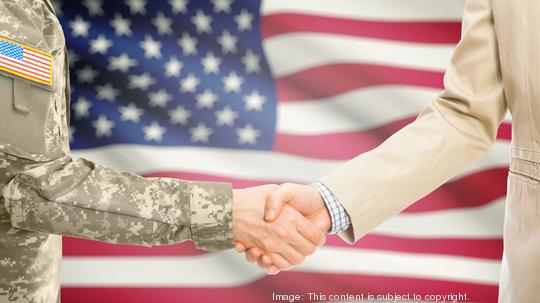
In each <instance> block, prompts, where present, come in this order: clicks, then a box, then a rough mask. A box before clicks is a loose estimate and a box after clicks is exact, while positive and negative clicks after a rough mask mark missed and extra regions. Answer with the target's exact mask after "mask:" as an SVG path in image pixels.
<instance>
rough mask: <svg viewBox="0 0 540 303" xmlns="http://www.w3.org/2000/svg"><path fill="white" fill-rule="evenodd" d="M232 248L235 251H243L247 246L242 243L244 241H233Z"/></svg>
mask: <svg viewBox="0 0 540 303" xmlns="http://www.w3.org/2000/svg"><path fill="white" fill-rule="evenodd" d="M234 249H235V250H236V251H237V252H245V251H246V249H247V247H246V246H245V245H244V243H242V242H235V243H234Z"/></svg>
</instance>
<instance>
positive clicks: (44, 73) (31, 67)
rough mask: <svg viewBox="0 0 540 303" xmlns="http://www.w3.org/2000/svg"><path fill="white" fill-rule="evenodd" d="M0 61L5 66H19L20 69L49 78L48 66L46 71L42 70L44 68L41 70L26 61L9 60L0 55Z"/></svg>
mask: <svg viewBox="0 0 540 303" xmlns="http://www.w3.org/2000/svg"><path fill="white" fill-rule="evenodd" d="M0 59H1V60H2V62H5V63H6V64H13V65H17V66H19V65H20V66H21V67H24V68H26V69H30V70H32V71H35V73H36V74H40V75H45V76H49V73H50V70H51V68H50V66H49V68H47V69H44V68H41V67H38V66H36V65H34V64H32V63H30V62H28V61H20V60H15V59H13V58H9V57H7V56H4V55H0ZM13 61H16V62H13Z"/></svg>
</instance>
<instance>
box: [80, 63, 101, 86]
mask: <svg viewBox="0 0 540 303" xmlns="http://www.w3.org/2000/svg"><path fill="white" fill-rule="evenodd" d="M98 75H99V73H98V71H96V70H95V69H93V68H92V67H91V66H90V65H87V66H85V67H84V68H83V69H79V70H77V81H78V82H79V83H90V84H92V83H94V80H95V79H96V77H97V76H98Z"/></svg>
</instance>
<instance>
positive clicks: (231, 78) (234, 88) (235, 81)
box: [223, 72, 244, 93]
mask: <svg viewBox="0 0 540 303" xmlns="http://www.w3.org/2000/svg"><path fill="white" fill-rule="evenodd" d="M242 84H244V78H242V77H239V76H238V75H237V74H236V72H230V73H229V75H228V76H226V77H223V85H224V88H223V89H224V90H225V92H226V93H229V92H235V93H239V92H240V88H241V87H242Z"/></svg>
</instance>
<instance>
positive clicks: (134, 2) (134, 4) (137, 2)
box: [126, 0, 146, 15]
mask: <svg viewBox="0 0 540 303" xmlns="http://www.w3.org/2000/svg"><path fill="white" fill-rule="evenodd" d="M126 5H127V6H129V11H130V13H131V14H132V15H135V14H141V15H145V14H146V0H127V1H126Z"/></svg>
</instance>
